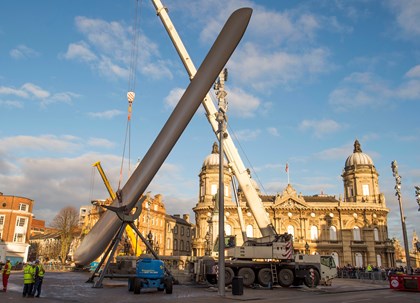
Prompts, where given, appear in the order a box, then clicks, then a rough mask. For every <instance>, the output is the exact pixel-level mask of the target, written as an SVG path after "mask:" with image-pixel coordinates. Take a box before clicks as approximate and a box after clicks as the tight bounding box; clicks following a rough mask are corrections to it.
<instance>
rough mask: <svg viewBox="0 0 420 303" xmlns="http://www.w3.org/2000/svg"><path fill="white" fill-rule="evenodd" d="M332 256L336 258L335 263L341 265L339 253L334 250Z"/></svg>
mask: <svg viewBox="0 0 420 303" xmlns="http://www.w3.org/2000/svg"><path fill="white" fill-rule="evenodd" d="M331 256H332V257H333V258H334V262H335V265H336V266H340V262H339V260H338V253H336V252H333V253H331Z"/></svg>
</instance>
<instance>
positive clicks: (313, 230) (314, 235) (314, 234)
mask: <svg viewBox="0 0 420 303" xmlns="http://www.w3.org/2000/svg"><path fill="white" fill-rule="evenodd" d="M311 240H318V227H316V226H314V225H312V226H311Z"/></svg>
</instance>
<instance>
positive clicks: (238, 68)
mask: <svg viewBox="0 0 420 303" xmlns="http://www.w3.org/2000/svg"><path fill="white" fill-rule="evenodd" d="M163 2H164V4H165V5H166V7H167V8H168V10H169V16H170V18H171V20H172V22H173V23H174V25H175V28H176V29H177V31H178V33H179V35H180V37H181V39H182V40H183V42H184V44H185V47H186V49H187V50H188V52H189V54H190V56H191V59H192V61H193V62H194V63H195V66H196V67H197V68H198V67H199V65H200V64H201V62H202V60H203V59H204V58H205V56H206V54H207V52H208V50H209V49H210V47H211V45H212V44H213V42H214V40H215V39H216V37H217V35H218V33H219V32H220V30H221V28H222V26H223V24H224V23H225V21H226V20H227V18H228V16H229V15H230V14H231V13H232V12H233V11H234V10H236V9H238V8H240V7H251V8H252V9H253V15H252V17H251V21H250V23H249V26H248V28H247V31H246V32H245V35H244V37H243V39H242V41H241V42H240V44H239V46H238V48H237V49H236V51H235V52H234V54H233V55H232V57H231V59H230V60H229V62H228V63H227V66H226V67H227V69H228V80H227V82H226V91H227V93H228V94H227V100H228V112H227V115H228V123H229V126H228V127H229V132H230V134H231V137H232V139H233V140H234V143H235V145H236V147H237V149H238V151H239V153H240V155H241V158H242V160H243V162H244V164H245V166H246V167H249V168H250V169H251V173H252V177H253V179H254V180H256V181H257V183H258V184H259V186H260V188H261V190H262V192H263V193H264V194H276V193H281V192H282V191H283V190H284V188H285V187H286V185H287V174H286V173H285V165H286V163H288V166H289V173H290V183H291V185H292V186H293V187H294V188H295V189H296V191H297V192H299V193H302V194H303V195H315V194H320V193H324V194H328V195H336V196H337V197H339V196H340V195H343V192H344V188H343V181H342V177H341V174H342V171H343V169H344V164H345V160H346V159H347V157H348V156H349V155H351V154H352V152H353V143H354V141H355V139H358V140H359V142H360V144H361V148H362V151H363V152H365V153H366V154H368V155H369V156H370V157H371V158H372V160H373V162H374V164H375V167H376V169H377V171H378V173H379V186H380V191H381V192H383V193H384V194H385V197H386V204H387V207H388V208H389V209H390V213H389V216H388V226H389V236H390V237H397V238H399V239H402V228H401V220H400V212H399V204H398V200H397V199H396V197H395V190H394V186H395V179H394V177H393V175H392V170H391V161H393V160H397V162H398V170H399V174H400V175H401V176H402V202H403V208H404V214H405V216H406V218H407V219H406V224H407V231H408V235H409V242H410V243H411V236H412V233H413V231H416V232H417V234H418V235H420V227H419V226H420V224H419V223H420V212H418V208H419V206H418V205H417V203H416V197H415V190H414V186H415V185H418V186H419V185H420V153H419V150H420V126H419V118H418V116H419V112H420V49H419V47H420V1H416V0H405V1H399V0H385V1H378V0H376V1H375V0H352V1H333V0H325V1H323V0H317V1H268V0H267V1H264V0H261V1H248V0H246V1H243V0H230V1H220V0H217V1H216V0H196V1H182V0H166V1H163ZM0 7H1V9H0V123H1V124H0V125H1V127H0V192H2V193H3V194H5V195H14V196H23V197H27V198H30V199H33V200H34V201H35V204H34V211H33V212H34V214H35V217H36V218H37V219H41V220H46V223H47V225H48V224H49V223H50V222H51V221H52V219H53V218H54V216H55V215H56V214H57V212H58V211H59V210H60V209H62V208H64V207H66V206H74V207H76V208H79V207H80V206H82V205H89V204H90V201H91V200H94V199H106V198H107V197H108V193H107V191H106V189H105V186H104V184H103V183H102V181H101V179H100V176H99V174H98V173H97V172H96V171H95V169H94V168H92V164H93V163H94V162H97V161H100V162H101V164H102V167H103V169H104V171H105V173H106V174H107V176H108V178H109V180H110V183H111V185H112V187H113V188H114V189H117V188H118V184H120V186H121V187H122V186H123V185H124V183H125V182H126V180H127V176H128V175H129V174H130V172H131V171H132V170H133V168H134V165H135V163H136V162H137V161H138V159H142V158H143V156H144V155H145V153H146V152H147V150H148V149H149V147H150V146H151V144H152V143H153V141H154V139H155V138H156V136H157V134H158V133H159V131H160V130H161V128H162V126H163V125H164V123H165V122H166V120H167V118H168V117H169V115H170V114H171V112H172V110H173V108H174V106H175V105H176V103H177V102H178V100H179V99H180V97H181V96H182V93H183V91H184V90H185V88H186V87H187V86H188V83H189V78H188V75H187V72H186V71H185V69H184V67H183V65H182V63H181V61H180V59H179V57H178V55H177V53H176V51H175V49H174V47H173V44H172V43H171V41H170V39H169V36H168V35H167V33H166V31H165V29H164V27H163V25H162V23H161V21H160V19H159V18H158V17H157V16H156V12H155V10H154V8H153V5H152V2H151V1H148V0H141V1H140V0H139V1H135V0H119V1H110V0H101V1H94V0H92V1H84V0H83V1H82V0H73V1H57V0H44V1H24V0H21V1H12V0H5V1H2V3H1V5H0ZM136 12H137V14H136ZM136 16H137V17H136ZM136 20H137V22H136ZM135 41H137V42H135ZM135 45H137V48H136V47H134V46H135ZM136 49H137V51H136ZM133 54H134V55H133ZM129 90H133V91H134V92H135V93H136V98H135V101H134V103H133V110H132V119H131V123H130V127H129V130H130V131H129V132H128V133H127V108H128V103H127V98H126V94H127V92H128V91H129ZM211 94H213V95H214V92H211ZM216 105H217V104H216ZM215 141H216V137H215V135H214V133H213V132H212V129H211V127H210V125H209V123H208V121H207V119H206V117H205V111H204V109H203V108H200V109H199V110H198V111H197V113H196V115H195V116H194V117H193V119H192V120H191V122H190V124H189V125H188V127H187V129H186V130H185V131H184V133H183V135H182V136H181V138H180V139H179V141H178V142H177V144H176V145H175V147H174V148H173V150H172V152H171V154H170V155H169V156H168V158H167V159H166V161H165V163H164V164H163V166H162V167H161V169H160V170H159V172H158V173H157V175H156V176H155V177H154V179H153V180H152V182H151V184H150V186H149V188H148V189H147V191H150V192H151V194H152V195H155V194H162V195H163V200H164V203H165V205H166V209H167V213H169V214H184V213H189V214H191V215H193V211H192V208H193V207H194V206H195V205H196V203H197V200H198V190H199V178H198V174H199V172H200V170H201V166H202V164H203V161H204V159H205V158H206V157H207V155H209V154H210V153H211V148H212V144H213V142H215ZM122 164H123V166H122ZM121 166H122V169H121ZM120 170H122V171H123V174H122V175H123V177H122V178H121V179H120ZM120 180H121V181H120ZM192 218H194V217H192ZM410 246H411V244H410Z"/></svg>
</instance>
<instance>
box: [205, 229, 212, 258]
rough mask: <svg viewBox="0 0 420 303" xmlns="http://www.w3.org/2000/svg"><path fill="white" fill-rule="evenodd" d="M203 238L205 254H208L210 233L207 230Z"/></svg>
mask: <svg viewBox="0 0 420 303" xmlns="http://www.w3.org/2000/svg"><path fill="white" fill-rule="evenodd" d="M205 239H206V249H205V255H206V256H210V252H211V250H210V234H209V232H207V233H206V236H205Z"/></svg>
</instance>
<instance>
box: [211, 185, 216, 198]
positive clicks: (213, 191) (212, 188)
mask: <svg viewBox="0 0 420 303" xmlns="http://www.w3.org/2000/svg"><path fill="white" fill-rule="evenodd" d="M215 194H217V184H212V185H211V195H212V196H214V195H215Z"/></svg>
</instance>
